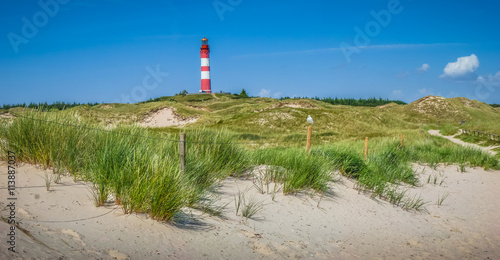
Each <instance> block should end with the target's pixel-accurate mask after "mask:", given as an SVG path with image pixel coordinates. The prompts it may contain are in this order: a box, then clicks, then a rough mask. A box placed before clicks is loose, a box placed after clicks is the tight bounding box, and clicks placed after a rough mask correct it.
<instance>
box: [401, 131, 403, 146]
mask: <svg viewBox="0 0 500 260" xmlns="http://www.w3.org/2000/svg"><path fill="white" fill-rule="evenodd" d="M401 148H403V133H401Z"/></svg>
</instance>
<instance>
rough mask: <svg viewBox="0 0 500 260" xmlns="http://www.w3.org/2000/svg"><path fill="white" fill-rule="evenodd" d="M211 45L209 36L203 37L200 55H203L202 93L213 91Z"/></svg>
mask: <svg viewBox="0 0 500 260" xmlns="http://www.w3.org/2000/svg"><path fill="white" fill-rule="evenodd" d="M209 54H210V47H209V46H208V40H207V38H205V37H203V39H201V48H200V57H201V90H200V93H212V88H211V86H210V60H209Z"/></svg>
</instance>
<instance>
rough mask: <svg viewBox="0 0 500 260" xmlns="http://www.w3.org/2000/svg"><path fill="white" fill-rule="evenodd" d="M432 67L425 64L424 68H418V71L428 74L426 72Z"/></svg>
mask: <svg viewBox="0 0 500 260" xmlns="http://www.w3.org/2000/svg"><path fill="white" fill-rule="evenodd" d="M430 67H431V66H429V64H427V63H424V64H422V66H421V67H420V68H418V69H417V70H418V71H419V72H426V71H427V70H428V69H429V68H430Z"/></svg>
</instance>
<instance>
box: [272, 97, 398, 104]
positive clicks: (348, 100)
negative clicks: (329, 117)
mask: <svg viewBox="0 0 500 260" xmlns="http://www.w3.org/2000/svg"><path fill="white" fill-rule="evenodd" d="M305 98H307V99H314V100H318V101H322V102H326V103H329V104H332V105H344V106H363V107H376V106H382V105H386V104H389V103H396V104H398V105H406V103H405V102H403V101H401V100H390V99H387V98H386V99H382V98H375V97H373V98H359V99H355V98H331V97H327V98H320V97H317V96H316V97H313V98H308V97H293V98H290V97H282V98H280V100H285V99H305Z"/></svg>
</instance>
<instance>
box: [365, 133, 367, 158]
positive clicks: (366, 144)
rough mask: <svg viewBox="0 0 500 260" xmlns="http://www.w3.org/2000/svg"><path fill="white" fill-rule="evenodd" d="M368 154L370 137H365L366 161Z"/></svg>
mask: <svg viewBox="0 0 500 260" xmlns="http://www.w3.org/2000/svg"><path fill="white" fill-rule="evenodd" d="M367 154H368V137H367V138H365V161H366V156H367Z"/></svg>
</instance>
